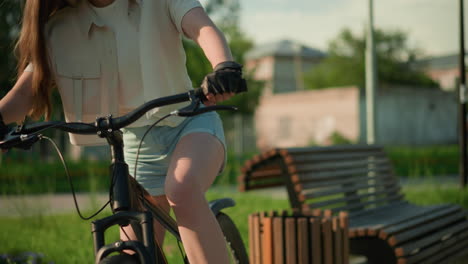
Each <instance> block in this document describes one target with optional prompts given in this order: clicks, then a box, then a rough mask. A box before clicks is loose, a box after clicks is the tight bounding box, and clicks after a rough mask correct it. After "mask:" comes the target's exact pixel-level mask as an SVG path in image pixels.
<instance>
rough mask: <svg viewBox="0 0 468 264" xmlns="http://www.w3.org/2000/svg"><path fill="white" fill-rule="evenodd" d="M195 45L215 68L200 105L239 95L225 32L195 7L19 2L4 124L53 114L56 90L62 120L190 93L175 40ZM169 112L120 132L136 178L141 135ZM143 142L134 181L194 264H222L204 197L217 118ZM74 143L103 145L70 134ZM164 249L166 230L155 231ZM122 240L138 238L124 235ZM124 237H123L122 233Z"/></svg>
mask: <svg viewBox="0 0 468 264" xmlns="http://www.w3.org/2000/svg"><path fill="white" fill-rule="evenodd" d="M183 35H185V36H186V37H188V38H190V39H192V40H194V41H195V42H196V43H197V44H198V45H199V46H200V47H201V48H202V49H203V51H204V53H205V55H206V57H207V58H208V60H209V61H210V63H211V64H212V65H213V67H214V72H213V73H210V74H208V75H207V76H206V77H205V79H204V81H203V83H202V88H203V89H204V91H205V94H206V97H207V101H205V105H214V104H216V103H217V102H221V101H223V100H226V99H229V98H230V97H232V96H233V95H234V94H235V93H236V92H237V91H242V90H245V80H244V79H243V78H242V67H241V65H239V64H237V63H235V62H233V58H232V55H231V53H230V50H229V48H228V46H227V44H226V40H225V38H224V36H223V34H222V33H221V32H220V31H219V30H218V29H217V28H216V26H215V25H214V24H213V22H212V21H211V20H210V19H209V17H208V16H207V15H206V13H205V12H204V10H203V8H202V7H201V5H200V3H199V2H198V1H197V0H73V1H72V0H66V1H65V0H28V1H26V3H25V8H24V15H23V21H22V29H21V34H20V38H19V41H18V43H17V50H18V52H19V65H18V80H17V82H16V84H15V85H14V87H13V89H12V90H11V91H10V92H9V93H8V94H7V95H6V96H5V97H4V98H2V100H0V140H1V138H2V137H3V136H2V131H4V130H5V129H4V128H5V124H8V123H12V122H17V121H20V120H23V118H24V116H26V115H29V116H31V117H33V118H38V117H40V116H42V115H45V116H46V118H49V117H50V114H51V102H50V98H49V96H50V93H51V91H52V89H53V87H57V88H58V89H59V91H60V95H61V98H62V103H63V106H64V113H65V118H66V120H67V121H68V122H73V121H81V122H93V121H94V120H95V118H96V117H97V116H104V115H108V114H114V115H123V114H126V113H128V112H130V111H131V110H133V109H135V108H136V107H137V106H139V105H141V104H142V103H144V102H146V101H149V100H151V99H154V98H157V97H161V96H167V95H171V94H175V93H180V92H184V91H187V90H190V89H192V85H191V81H190V79H189V77H188V74H187V70H186V67H185V53H184V50H183V47H182V43H181V37H182V36H183ZM181 107H183V105H175V106H169V107H164V108H161V109H156V110H154V111H153V112H150V113H149V114H147V115H146V116H145V117H143V118H141V119H140V120H138V121H137V122H136V123H135V124H134V125H132V126H131V127H128V128H125V129H124V130H123V132H124V143H125V157H126V160H127V162H128V164H129V166H130V171H131V172H133V171H134V168H133V167H132V166H133V165H134V162H135V160H136V155H137V151H138V146H139V143H140V140H141V139H142V137H143V134H144V133H145V132H146V130H147V129H148V127H149V126H150V125H151V124H153V123H154V122H155V121H156V120H158V119H159V118H161V117H163V116H165V115H166V114H167V113H169V112H171V111H173V110H175V109H179V108H181ZM150 133H151V134H150V135H148V136H147V137H145V139H144V142H143V144H142V148H141V150H140V154H139V158H138V161H139V162H138V164H137V168H136V175H135V176H136V179H137V180H138V182H139V183H140V184H141V185H143V186H144V187H145V189H146V190H147V191H148V192H149V193H150V194H151V195H152V196H153V197H154V200H155V201H156V202H157V203H158V205H159V206H160V207H162V208H164V210H166V211H169V210H170V208H172V209H173V210H174V213H175V216H176V218H177V222H178V225H179V231H180V234H181V237H182V241H183V244H184V248H185V250H186V253H187V256H188V259H189V261H190V262H191V263H227V262H228V253H227V250H226V248H225V243H224V237H223V235H222V232H221V229H220V228H219V226H218V224H217V221H216V219H215V217H214V215H213V214H212V213H211V211H210V209H209V206H208V203H207V201H206V200H205V197H204V194H205V192H206V190H207V189H208V188H209V186H210V185H211V184H212V183H213V181H214V179H215V177H216V176H217V175H218V173H219V172H220V171H221V170H222V168H223V166H224V163H225V160H226V158H225V157H226V148H225V142H224V135H223V129H222V124H221V121H220V119H219V117H218V115H217V114H216V113H213V112H210V113H206V114H203V115H199V116H195V117H190V118H180V117H170V118H168V119H165V120H164V121H163V123H162V124H161V125H159V126H157V127H155V128H154V129H153V130H151V132H150ZM70 140H71V142H72V144H75V145H82V146H86V145H97V144H103V143H104V142H102V141H100V140H99V139H98V137H90V136H76V135H71V134H70ZM155 228H156V229H155V230H156V231H155V233H156V234H155V235H156V239H157V240H158V242H159V243H162V240H163V237H164V229H163V228H162V227H161V226H156V227H155ZM124 231H125V232H121V238H122V239H123V240H126V239H127V235H128V236H130V239H132V240H133V239H135V238H134V234H133V232H132V231H131V229H130V228H128V227H127V228H125V230H124ZM124 234H125V235H124Z"/></svg>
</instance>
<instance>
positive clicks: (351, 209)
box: [239, 145, 468, 264]
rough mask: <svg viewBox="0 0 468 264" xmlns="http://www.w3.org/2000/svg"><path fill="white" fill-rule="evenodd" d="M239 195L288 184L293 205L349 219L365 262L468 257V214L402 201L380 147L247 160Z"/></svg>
mask: <svg viewBox="0 0 468 264" xmlns="http://www.w3.org/2000/svg"><path fill="white" fill-rule="evenodd" d="M239 183H240V184H239V186H240V190H241V191H249V190H254V189H262V188H268V187H273V186H285V187H286V189H287V192H288V196H289V201H290V204H291V207H292V208H293V209H294V210H296V211H297V212H298V213H302V214H308V213H311V212H312V211H313V210H314V209H317V208H321V209H330V210H332V211H333V212H339V211H347V212H348V213H349V238H350V250H351V253H352V254H357V255H364V256H366V257H367V260H368V263H399V264H404V263H445V262H447V261H449V260H451V259H455V258H457V257H460V256H463V255H466V254H468V216H467V212H466V211H464V210H463V209H462V208H461V207H460V206H458V205H450V204H446V205H434V206H418V205H414V204H411V203H409V202H408V201H406V200H404V196H403V194H402V193H401V186H400V184H399V181H398V179H397V178H396V177H395V175H394V173H393V169H392V165H391V162H390V160H389V158H388V157H387V155H386V153H385V152H384V151H383V149H382V148H381V147H379V146H367V145H347V146H332V147H310V148H285V149H273V150H271V151H266V152H264V153H262V154H259V155H257V156H255V157H254V158H252V159H251V160H249V161H247V162H246V163H245V165H244V167H243V169H242V175H241V176H240V177H239Z"/></svg>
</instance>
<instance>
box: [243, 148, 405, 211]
mask: <svg viewBox="0 0 468 264" xmlns="http://www.w3.org/2000/svg"><path fill="white" fill-rule="evenodd" d="M242 171H243V174H242V176H240V177H239V181H240V189H241V191H247V190H252V189H259V188H266V187H271V186H280V185H285V186H286V187H287V190H288V195H289V200H290V203H291V206H292V207H293V208H295V209H297V210H299V211H300V212H304V213H305V212H310V211H311V210H314V209H316V208H328V209H332V211H334V212H338V211H349V212H351V213H352V212H356V211H362V210H367V209H371V208H374V207H377V206H382V205H385V204H389V203H392V202H397V201H401V200H402V198H403V195H402V194H401V191H400V185H399V182H398V180H397V179H396V177H395V176H394V174H393V168H392V165H391V163H390V161H389V159H388V157H387V155H386V153H385V152H384V151H383V149H382V148H381V147H379V146H368V145H346V146H331V147H309V148H285V149H274V150H271V151H267V152H264V153H262V154H260V155H257V156H256V157H254V158H253V159H251V160H249V161H247V162H246V164H245V166H244V167H243V169H242Z"/></svg>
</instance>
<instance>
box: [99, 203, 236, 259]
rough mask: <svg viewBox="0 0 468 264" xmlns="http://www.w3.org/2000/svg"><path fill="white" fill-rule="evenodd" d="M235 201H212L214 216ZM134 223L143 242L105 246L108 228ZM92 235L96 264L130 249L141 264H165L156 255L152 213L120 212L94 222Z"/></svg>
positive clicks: (133, 225)
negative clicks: (112, 254) (111, 255)
mask: <svg viewBox="0 0 468 264" xmlns="http://www.w3.org/2000/svg"><path fill="white" fill-rule="evenodd" d="M234 205H235V202H234V200H232V199H230V198H223V199H217V200H214V201H211V202H210V203H209V206H210V209H211V211H212V212H213V214H214V215H217V214H218V213H219V212H221V210H222V209H224V208H228V207H233V206H234ZM130 223H132V227H133V228H134V229H135V227H137V228H138V229H139V230H141V237H142V239H143V242H139V241H117V242H115V243H113V244H108V245H106V244H105V239H104V233H105V232H106V230H107V229H108V228H110V227H111V226H114V225H119V226H126V225H128V224H130ZM92 233H93V240H94V253H95V255H96V264H98V263H99V262H100V261H101V260H102V259H104V258H105V257H107V256H108V255H109V254H111V253H113V252H122V251H123V250H126V249H130V250H133V251H135V252H136V254H137V256H138V257H139V260H140V263H141V264H149V263H163V262H157V260H159V261H160V260H161V259H160V258H156V255H155V248H154V247H155V245H156V244H155V241H154V236H153V217H152V215H151V213H150V212H148V211H146V212H130V211H120V212H116V213H115V214H113V215H111V216H108V217H105V218H103V219H100V220H96V221H93V223H92Z"/></svg>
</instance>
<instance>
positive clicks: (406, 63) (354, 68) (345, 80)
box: [305, 29, 438, 89]
mask: <svg viewBox="0 0 468 264" xmlns="http://www.w3.org/2000/svg"><path fill="white" fill-rule="evenodd" d="M374 38H375V43H376V44H375V45H376V55H377V67H378V78H379V82H380V83H384V84H390V83H391V84H401V85H409V86H423V87H438V85H437V83H435V82H434V81H433V80H431V79H430V78H429V77H427V76H426V75H425V74H424V73H423V72H421V71H418V70H416V69H414V68H412V67H411V64H412V62H414V61H415V59H416V58H418V57H420V56H421V52H420V51H419V50H418V49H415V48H411V47H410V46H409V45H408V43H407V35H406V34H405V33H404V32H402V31H399V30H395V31H382V30H376V32H375V36H374ZM365 45H366V36H365V35H363V36H362V37H358V36H354V35H353V34H352V33H351V31H350V30H349V29H344V30H343V31H342V32H341V33H340V34H339V35H338V37H337V38H336V39H335V40H333V41H332V42H331V43H330V45H329V49H328V57H327V58H326V59H325V60H324V61H323V62H322V63H321V64H320V65H319V66H317V67H316V68H314V69H312V70H311V71H310V72H308V73H306V75H305V84H306V87H307V88H308V89H321V88H326V87H336V86H346V85H357V86H359V87H364V86H365V47H366V46H365Z"/></svg>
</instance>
